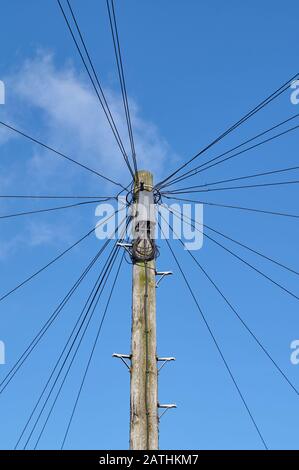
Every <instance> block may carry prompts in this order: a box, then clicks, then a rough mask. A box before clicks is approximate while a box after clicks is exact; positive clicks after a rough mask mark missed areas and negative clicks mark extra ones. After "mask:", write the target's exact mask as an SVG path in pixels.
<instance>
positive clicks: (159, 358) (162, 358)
mask: <svg viewBox="0 0 299 470" xmlns="http://www.w3.org/2000/svg"><path fill="white" fill-rule="evenodd" d="M157 361H158V362H163V364H162V365H161V366H160V367H159V368H158V373H159V372H160V370H161V369H162V367H164V366H165V364H166V363H167V362H170V361H175V357H157Z"/></svg>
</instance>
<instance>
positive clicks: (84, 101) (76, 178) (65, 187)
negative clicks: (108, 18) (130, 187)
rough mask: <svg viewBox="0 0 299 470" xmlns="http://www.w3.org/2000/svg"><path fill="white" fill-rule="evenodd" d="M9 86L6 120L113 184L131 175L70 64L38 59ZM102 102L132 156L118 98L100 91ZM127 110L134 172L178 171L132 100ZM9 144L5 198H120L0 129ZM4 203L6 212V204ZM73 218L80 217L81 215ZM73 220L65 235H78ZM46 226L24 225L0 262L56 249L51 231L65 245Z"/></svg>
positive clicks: (165, 146)
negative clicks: (27, 251)
mask: <svg viewBox="0 0 299 470" xmlns="http://www.w3.org/2000/svg"><path fill="white" fill-rule="evenodd" d="M6 83H7V88H8V92H9V101H7V103H6V105H5V110H3V113H2V116H3V120H5V121H7V122H9V123H12V125H14V126H15V127H16V128H19V129H21V130H23V131H24V132H28V134H30V135H32V136H33V137H36V138H37V139H40V140H41V141H43V142H44V143H46V144H48V145H50V146H53V147H54V148H56V149H57V150H59V151H61V152H63V153H65V154H66V155H68V156H70V157H72V158H74V159H76V160H78V161H81V162H82V163H85V164H86V165H87V166H89V167H91V168H94V169H97V170H98V171H100V172H101V173H103V174H105V175H107V176H109V177H111V178H112V179H114V180H116V181H121V182H122V183H123V184H127V183H128V181H129V173H128V170H127V168H126V166H125V163H124V161H123V157H122V155H121V153H120V151H119V149H118V147H117V145H116V142H115V139H114V136H113V134H112V132H111V129H110V128H109V125H108V123H107V119H106V117H105V115H104V113H103V111H102V109H101V107H100V104H99V102H98V100H97V97H96V95H95V93H94V90H93V89H92V87H91V85H90V83H89V82H88V80H87V79H86V77H85V75H84V74H82V75H80V74H78V72H77V71H76V70H75V68H74V67H73V66H72V64H70V63H67V64H65V65H64V66H63V67H57V66H56V64H55V60H54V57H53V55H52V54H49V53H44V52H43V53H38V54H37V55H36V56H35V58H33V59H30V60H26V61H25V62H24V63H23V64H22V65H21V66H20V67H19V68H17V69H16V71H15V72H14V73H13V74H11V75H10V76H8V77H7V78H6ZM105 95H106V97H107V100H108V103H109V106H110V109H111V112H112V114H113V117H114V119H115V122H116V125H117V128H118V130H119V133H120V135H121V136H122V139H123V142H124V145H125V148H126V149H127V151H129V141H128V137H127V134H128V131H127V128H126V125H125V119H124V112H123V105H122V101H121V96H120V94H119V93H116V92H115V91H114V90H112V89H109V88H105ZM130 110H131V118H132V124H133V130H134V137H135V146H136V152H137V159H138V164H139V168H148V169H149V170H152V171H153V172H154V173H155V177H156V180H158V179H159V178H160V177H161V176H162V175H163V172H164V170H165V172H168V171H169V166H170V165H171V164H173V166H175V164H176V160H177V157H176V155H175V154H174V153H173V152H172V151H171V149H170V146H169V145H168V143H167V141H166V140H165V139H164V138H163V137H162V136H161V135H160V133H159V130H158V129H157V127H156V126H155V125H154V124H153V123H151V122H149V121H147V120H146V119H144V118H143V117H141V111H140V109H139V107H138V105H137V103H136V102H134V101H133V100H130ZM10 139H13V140H14V142H13V145H15V144H16V145H17V147H16V148H17V151H15V147H12V148H13V151H12V154H11V155H12V156H13V158H10V159H9V160H6V161H7V163H9V165H8V166H7V167H6V173H5V174H6V176H5V186H6V187H5V191H6V192H7V193H9V192H10V193H11V194H13V193H16V192H17V193H19V194H21V193H22V192H23V193H27V194H30V193H33V194H75V193H77V194H78V193H79V194H93V193H95V194H97V195H103V194H109V195H113V194H116V192H117V191H118V188H117V187H116V186H112V185H111V184H110V183H107V184H106V183H105V181H104V182H103V181H102V180H100V179H99V178H97V177H92V176H90V174H89V173H88V172H86V171H85V170H83V169H80V168H79V169H78V168H77V167H76V166H75V165H72V164H71V163H68V162H66V161H64V160H63V159H60V158H59V157H56V156H55V155H54V154H52V153H51V152H49V151H47V150H44V149H42V148H41V147H39V146H37V145H34V144H30V143H29V142H27V143H26V141H25V140H24V139H23V138H21V137H20V138H19V139H16V135H15V134H14V133H12V132H10V131H7V132H6V131H3V129H0V145H4V144H7V143H8V141H10ZM20 149H21V151H20ZM166 163H167V165H166ZM9 175H11V176H9ZM10 180H11V181H12V183H11V184H9V181H10ZM0 183H1V181H0ZM15 188H17V190H16V189H15ZM2 190H3V186H2ZM1 192H2V194H3V191H1ZM7 204H8V209H10V208H11V201H7ZM41 204H42V203H41ZM57 205H59V204H57ZM1 206H2V209H1V212H4V209H5V208H6V201H4V200H3V201H1ZM27 207H31V203H30V201H29V202H27V203H26V209H25V210H27ZM33 207H35V206H33ZM76 210H77V209H74V211H76ZM78 210H80V211H81V210H82V211H83V209H78ZM6 212H9V211H8V210H6ZM76 214H77V216H78V217H79V213H78V212H77V213H76ZM82 214H83V213H82V212H81V215H80V217H81V216H82ZM84 214H85V215H87V212H84ZM41 217H42V216H41ZM43 217H46V215H44V216H43ZM78 217H77V218H76V217H75V218H73V219H74V220H73V221H72V219H71V216H70V217H69V218H68V224H69V233H70V232H71V233H72V232H74V231H75V230H76V229H77V228H78V223H77V222H76V220H75V219H78V220H79V218H78ZM46 220H47V219H46V218H45V219H40V220H39V219H38V220H37V221H36V222H35V225H32V224H31V219H29V218H28V219H27V218H26V217H24V218H22V222H23V224H24V226H23V228H24V230H23V235H22V236H12V237H11V238H10V239H8V241H7V242H6V241H5V240H2V241H1V250H0V258H1V257H6V256H8V255H9V254H13V253H14V252H15V251H16V250H17V249H21V248H22V246H24V245H26V246H28V247H29V248H30V247H32V246H38V245H41V244H44V245H48V246H49V245H51V244H53V238H54V237H53V233H54V231H55V233H56V240H57V241H58V244H59V243H60V244H63V243H65V242H66V241H67V240H69V233H66V232H63V231H62V232H61V234H60V236H59V237H58V238H57V230H58V227H57V226H56V225H53V226H51V225H44V224H43V223H42V222H43V221H46ZM89 220H90V219H89ZM3 236H4V235H2V238H3Z"/></svg>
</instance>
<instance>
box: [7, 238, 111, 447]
mask: <svg viewBox="0 0 299 470" xmlns="http://www.w3.org/2000/svg"><path fill="white" fill-rule="evenodd" d="M116 230H117V229H116ZM110 242H111V239H107V240H106V242H105V245H104V247H105V248H106V247H107V246H108V244H109V243H110ZM113 249H114V247H113V248H112V250H111V252H110V254H109V255H108V258H107V261H106V262H105V265H104V267H103V269H102V270H101V272H100V274H99V276H98V278H97V280H96V283H95V284H94V287H93V289H92V291H91V293H90V294H89V296H88V299H87V300H86V302H85V304H84V307H83V309H82V310H81V313H80V315H79V317H78V319H77V321H76V324H75V326H74V327H73V329H72V331H71V334H70V335H69V337H68V340H67V343H66V344H65V346H64V348H63V350H62V351H61V353H60V355H59V357H58V359H57V361H56V364H55V366H54V368H53V369H52V372H51V375H50V377H49V379H48V381H47V382H46V385H45V386H44V388H43V390H42V392H41V394H40V396H39V399H38V401H37V403H36V405H35V407H34V408H33V410H32V412H31V414H30V416H29V418H28V420H27V421H26V424H25V426H24V428H23V430H22V433H21V435H20V437H19V439H18V441H17V443H16V446H15V449H16V448H17V446H18V445H19V443H20V441H21V439H22V437H23V435H24V433H25V432H26V429H27V427H28V426H29V424H30V421H31V419H32V417H33V415H34V413H35V411H36V409H37V408H38V405H39V403H40V402H41V400H42V397H43V395H44V393H45V391H46V390H47V388H48V385H49V383H50V382H51V379H52V377H53V376H54V374H55V371H56V369H57V368H58V365H59V363H60V361H61V359H62V358H63V355H64V353H65V351H66V349H67V347H68V345H69V343H70V342H71V341H72V343H71V345H70V347H69V349H68V351H67V353H66V356H65V358H64V360H63V363H62V365H61V367H60V369H59V372H58V374H57V376H56V379H55V381H54V383H53V384H52V387H51V389H50V392H49V393H48V395H47V397H46V399H45V402H44V404H43V407H42V409H41V411H40V412H39V415H38V417H37V419H36V421H35V423H34V426H33V428H32V429H31V432H30V434H29V437H28V438H27V440H26V443H25V446H24V449H25V448H26V447H27V445H28V443H29V441H30V439H31V436H32V434H33V432H34V430H35V428H36V426H37V424H38V421H39V419H40V417H41V415H42V413H43V411H44V409H45V407H46V405H47V403H48V401H49V399H50V396H51V394H52V391H53V389H54V387H55V385H56V383H57V381H58V379H59V377H60V374H61V372H62V370H63V368H64V366H65V364H66V362H67V360H68V358H69V356H70V354H71V352H72V350H73V347H74V345H75V343H76V340H77V338H78V336H79V334H80V332H81V330H82V328H83V326H84V324H85V321H86V319H87V317H88V314H89V311H90V307H91V305H92V303H93V301H94V299H95V296H96V295H97V293H98V290H99V289H100V287H101V285H102V282H103V279H104V274H103V272H104V273H106V272H107V271H105V268H106V267H107V264H108V263H109V261H110V259H111V255H112V252H113ZM91 298H92V301H91V300H90V299H91ZM88 304H89V306H88V308H87V305H88ZM86 308H87V310H86V312H85V309H86ZM78 325H79V327H78ZM77 327H78V329H77ZM76 329H77V332H76ZM75 332H76V333H75ZM74 333H75V336H74V339H73V340H72V337H73V335H74Z"/></svg>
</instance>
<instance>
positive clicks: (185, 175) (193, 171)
mask: <svg viewBox="0 0 299 470" xmlns="http://www.w3.org/2000/svg"><path fill="white" fill-rule="evenodd" d="M297 117H299V113H298V114H295V115H292V116H291V117H289V118H288V119H285V120H284V121H282V122H279V123H278V124H276V125H274V126H272V127H270V128H269V129H266V130H265V131H263V132H260V133H259V134H257V135H255V136H253V137H251V138H250V139H247V140H246V141H244V142H242V143H241V144H239V145H237V146H235V147H233V148H231V149H230V150H227V151H226V152H223V153H221V154H220V155H218V156H216V157H214V158H212V159H210V160H208V161H207V162H204V163H202V164H201V165H198V166H196V167H195V168H192V169H191V170H189V171H187V172H186V173H183V174H182V175H181V176H179V177H177V178H175V179H173V180H172V181H170V182H169V183H168V184H167V185H165V186H171V185H173V184H174V183H178V182H180V181H183V180H185V179H188V178H191V177H192V176H195V175H196V174H198V173H200V171H198V170H199V169H200V168H202V167H204V166H206V165H208V163H211V162H213V161H215V160H219V159H220V158H221V157H224V156H225V155H227V154H228V153H231V152H233V151H235V150H237V149H239V148H240V147H243V146H244V145H246V144H249V142H252V141H253V140H256V139H258V138H259V137H262V136H263V135H265V134H268V133H269V132H272V131H273V130H274V129H277V128H278V127H281V126H283V125H284V124H286V123H287V122H290V121H292V120H293V119H296V118H297ZM280 135H281V134H278V136H280ZM266 142H268V140H266V141H263V143H266ZM251 148H254V146H253V147H249V149H248V150H250V149H251ZM245 151H247V149H246V150H245ZM236 155H239V153H237V154H236ZM223 161H225V160H223ZM203 171H204V170H203ZM160 189H161V187H160Z"/></svg>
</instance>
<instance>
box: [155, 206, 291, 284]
mask: <svg viewBox="0 0 299 470" xmlns="http://www.w3.org/2000/svg"><path fill="white" fill-rule="evenodd" d="M163 207H166V208H167V209H168V210H169V211H170V212H174V213H176V214H179V215H180V213H179V212H178V211H176V210H175V209H169V208H168V207H167V206H164V204H163ZM184 217H186V218H187V219H188V220H189V221H191V222H193V223H196V220H194V219H192V217H187V216H186V215H185V216H184ZM200 225H201V226H202V227H203V228H207V229H208V230H211V232H214V233H217V235H220V236H221V237H223V238H226V239H227V240H229V241H231V242H233V243H236V244H237V245H239V246H241V247H242V248H245V249H246V250H249V251H251V252H252V253H255V254H256V255H258V256H261V257H262V258H264V259H266V260H267V261H271V263H274V264H276V265H277V266H279V267H281V268H284V269H286V270H287V271H289V272H291V273H293V274H296V275H297V276H299V272H298V271H295V269H292V268H290V267H289V266H286V265H285V264H283V263H281V262H279V261H277V260H275V259H273V258H270V256H267V255H265V254H263V253H261V252H260V251H257V250H255V249H254V248H251V247H250V246H248V245H245V243H241V242H240V241H238V240H236V239H234V238H232V237H229V236H228V235H225V234H224V233H223V232H220V231H219V230H216V229H214V228H212V227H211V226H209V225H207V224H204V223H202V224H200Z"/></svg>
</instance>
